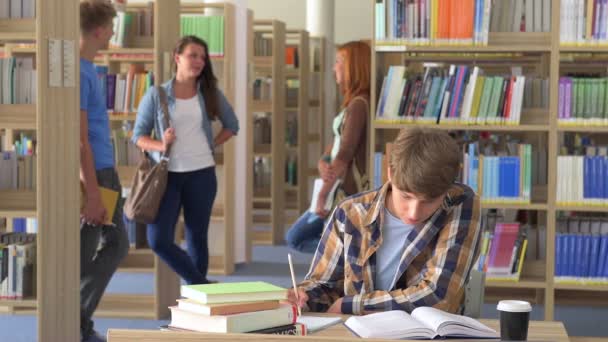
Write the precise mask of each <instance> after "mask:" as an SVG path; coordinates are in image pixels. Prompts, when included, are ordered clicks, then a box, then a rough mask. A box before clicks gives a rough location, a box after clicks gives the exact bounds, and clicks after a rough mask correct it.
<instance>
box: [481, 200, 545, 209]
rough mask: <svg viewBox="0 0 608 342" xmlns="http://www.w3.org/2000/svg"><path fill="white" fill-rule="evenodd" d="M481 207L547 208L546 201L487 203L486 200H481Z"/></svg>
mask: <svg viewBox="0 0 608 342" xmlns="http://www.w3.org/2000/svg"><path fill="white" fill-rule="evenodd" d="M481 207H482V208H483V209H511V210H541V211H545V210H547V209H548V208H549V206H548V205H547V203H529V204H525V203H522V204H510V203H488V202H482V203H481Z"/></svg>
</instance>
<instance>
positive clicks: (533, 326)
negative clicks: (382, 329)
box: [108, 319, 570, 342]
mask: <svg viewBox="0 0 608 342" xmlns="http://www.w3.org/2000/svg"><path fill="white" fill-rule="evenodd" d="M481 322H482V323H484V324H486V325H488V326H489V327H491V328H493V329H495V330H496V331H498V330H499V323H498V321H497V320H483V319H482V320H481ZM358 339H359V338H358V337H355V336H354V335H353V334H352V333H351V332H350V331H349V330H348V329H346V327H344V325H342V324H336V325H334V326H332V327H330V328H328V329H325V330H322V331H319V332H317V333H315V334H312V335H309V336H300V337H296V336H279V335H261V334H217V333H198V332H191V333H190V332H177V331H159V330H119V329H110V330H108V342H132V341H143V342H167V341H172V342H194V341H196V342H201V341H237V342H238V341H247V342H272V341H285V340H289V341H303V342H310V341H352V340H358ZM365 341H376V342H386V341H394V340H381V339H365ZM458 341H466V342H471V341H475V342H477V341H495V342H496V341H498V340H480V339H475V340H471V339H468V340H455V339H450V340H449V342H458ZM528 341H530V342H535V341H536V342H549V341H551V342H570V339H569V338H568V334H567V333H566V329H565V328H564V325H563V324H562V323H561V322H546V321H533V322H530V328H529V329H528Z"/></svg>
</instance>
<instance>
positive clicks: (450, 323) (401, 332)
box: [344, 307, 498, 339]
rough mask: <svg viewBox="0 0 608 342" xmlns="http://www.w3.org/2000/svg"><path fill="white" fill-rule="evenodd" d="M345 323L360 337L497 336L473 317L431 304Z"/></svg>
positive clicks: (362, 317) (353, 317)
mask: <svg viewBox="0 0 608 342" xmlns="http://www.w3.org/2000/svg"><path fill="white" fill-rule="evenodd" d="M344 324H345V325H346V326H347V327H348V328H349V329H350V330H351V331H353V332H354V333H355V334H357V335H358V336H360V337H362V338H385V339H434V338H436V337H442V338H445V337H454V338H463V337H464V338H498V334H497V333H496V331H495V330H493V329H491V328H489V327H487V326H485V325H484V324H482V323H480V322H479V321H477V320H475V319H473V318H470V317H465V316H460V315H455V314H450V313H447V312H444V311H441V310H439V309H435V308H432V307H418V308H416V309H414V310H413V311H412V313H411V314H408V313H407V312H405V311H401V310H392V311H385V312H379V313H373V314H369V315H365V316H352V317H350V318H348V319H347V320H346V322H345V323H344Z"/></svg>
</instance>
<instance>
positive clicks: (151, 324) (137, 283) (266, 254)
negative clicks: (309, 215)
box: [0, 246, 608, 342]
mask: <svg viewBox="0 0 608 342" xmlns="http://www.w3.org/2000/svg"><path fill="white" fill-rule="evenodd" d="M287 252H288V249H287V248H286V247H285V246H275V247H254V249H253V262H252V263H251V264H249V265H240V266H238V267H237V270H236V272H235V274H233V275H231V276H228V277H217V276H216V277H211V278H212V279H215V280H219V281H222V282H223V281H226V282H228V281H230V282H234V281H248V280H263V281H268V282H271V283H273V284H276V285H279V286H283V287H291V279H290V276H289V268H288V266H287ZM292 256H293V257H294V267H295V272H296V277H297V279H302V278H303V277H304V275H305V274H306V272H307V271H308V266H309V264H310V260H311V259H312V255H309V254H302V253H297V252H295V253H292ZM283 260H284V261H283ZM279 261H280V262H279ZM153 288H154V279H153V275H152V274H141V273H117V274H116V275H115V276H114V278H113V279H112V281H111V282H110V285H109V287H108V289H107V291H108V292H114V293H133V294H148V293H152V291H153ZM482 317H483V318H498V313H497V311H496V305H495V304H485V305H484V307H483V311H482ZM542 317H543V307H542V306H534V309H533V311H532V319H536V320H540V319H542ZM598 317H608V308H597V307H574V306H557V307H556V309H555V318H556V319H557V320H560V321H563V322H564V325H565V326H566V329H567V330H568V334H569V335H570V336H605V337H608V326H607V325H606V324H597V319H598ZM163 324H167V321H155V320H139V319H106V318H97V319H95V328H96V329H97V330H98V331H99V332H100V333H102V334H105V333H106V331H107V329H109V328H124V329H156V328H158V327H159V326H160V325H163ZM0 331H2V341H10V342H26V341H27V342H30V341H35V340H36V317H35V316H25V315H15V316H12V315H0Z"/></svg>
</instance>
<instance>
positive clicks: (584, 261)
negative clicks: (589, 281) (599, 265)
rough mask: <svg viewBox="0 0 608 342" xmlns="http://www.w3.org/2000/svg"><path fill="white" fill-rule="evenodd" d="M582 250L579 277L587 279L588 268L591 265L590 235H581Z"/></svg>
mask: <svg viewBox="0 0 608 342" xmlns="http://www.w3.org/2000/svg"><path fill="white" fill-rule="evenodd" d="M581 239H582V240H583V248H582V251H581V255H582V257H581V277H583V278H587V277H589V266H590V264H591V235H589V234H585V235H581Z"/></svg>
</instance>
